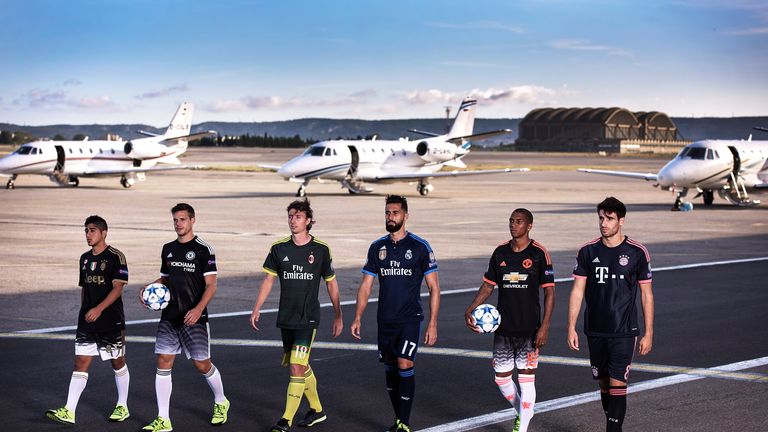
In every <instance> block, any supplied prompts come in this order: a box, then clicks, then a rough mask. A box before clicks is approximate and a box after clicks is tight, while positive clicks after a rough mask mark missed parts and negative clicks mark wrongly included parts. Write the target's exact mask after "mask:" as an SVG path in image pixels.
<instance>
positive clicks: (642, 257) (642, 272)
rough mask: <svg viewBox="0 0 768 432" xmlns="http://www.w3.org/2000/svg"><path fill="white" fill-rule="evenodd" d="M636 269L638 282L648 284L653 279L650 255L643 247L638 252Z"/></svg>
mask: <svg viewBox="0 0 768 432" xmlns="http://www.w3.org/2000/svg"><path fill="white" fill-rule="evenodd" d="M636 271H637V273H636V277H637V282H638V283H641V284H648V283H651V281H652V280H653V273H652V272H651V256H650V254H649V253H648V251H646V250H645V249H642V250H641V253H640V254H639V259H638V261H637V269H636Z"/></svg>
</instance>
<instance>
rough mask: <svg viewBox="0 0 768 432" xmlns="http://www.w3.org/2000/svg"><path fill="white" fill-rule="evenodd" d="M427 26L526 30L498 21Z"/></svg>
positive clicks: (515, 31) (434, 23) (458, 28)
mask: <svg viewBox="0 0 768 432" xmlns="http://www.w3.org/2000/svg"><path fill="white" fill-rule="evenodd" d="M427 25H428V26H430V27H437V28H446V29H451V30H497V31H505V32H509V33H524V32H525V30H523V28H522V27H520V26H515V25H509V24H502V23H500V22H496V21H476V22H470V23H463V24H454V23H442V22H428V23H427Z"/></svg>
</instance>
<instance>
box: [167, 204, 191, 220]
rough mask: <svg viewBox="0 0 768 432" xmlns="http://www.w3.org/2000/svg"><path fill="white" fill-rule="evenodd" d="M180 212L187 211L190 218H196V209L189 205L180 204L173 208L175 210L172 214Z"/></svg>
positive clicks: (172, 210)
mask: <svg viewBox="0 0 768 432" xmlns="http://www.w3.org/2000/svg"><path fill="white" fill-rule="evenodd" d="M180 211H186V212H187V213H189V217H190V218H193V217H195V209H193V208H192V206H191V205H189V204H187V203H178V204H176V205H175V206H173V208H172V209H171V214H174V213H176V212H180Z"/></svg>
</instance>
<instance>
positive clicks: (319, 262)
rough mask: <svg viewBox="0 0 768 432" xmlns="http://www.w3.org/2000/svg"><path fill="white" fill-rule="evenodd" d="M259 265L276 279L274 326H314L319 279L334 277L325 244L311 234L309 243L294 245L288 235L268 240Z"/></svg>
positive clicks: (316, 321)
mask: <svg viewBox="0 0 768 432" xmlns="http://www.w3.org/2000/svg"><path fill="white" fill-rule="evenodd" d="M263 268H264V272H265V273H268V274H271V275H272V276H276V277H277V278H278V279H280V307H279V309H278V311H277V326H278V327H280V328H283V329H289V330H300V329H311V328H317V326H318V325H319V324H320V301H319V300H318V299H317V296H318V292H319V290H320V279H321V278H322V279H325V281H326V282H327V281H331V280H333V278H335V277H336V274H335V273H334V271H333V258H332V257H331V249H330V248H329V247H328V245H327V244H325V243H324V242H322V241H320V240H318V239H317V238H316V237H314V236H313V237H312V240H310V241H309V243H307V244H304V245H301V246H298V245H296V243H294V242H293V240H292V239H291V236H288V237H286V238H284V239H281V240H279V241H277V242H275V243H273V244H272V247H271V248H270V249H269V254H268V255H267V259H265V260H264V267H263Z"/></svg>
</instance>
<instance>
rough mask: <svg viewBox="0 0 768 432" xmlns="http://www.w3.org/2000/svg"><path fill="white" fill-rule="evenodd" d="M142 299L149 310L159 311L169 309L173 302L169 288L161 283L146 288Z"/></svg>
mask: <svg viewBox="0 0 768 432" xmlns="http://www.w3.org/2000/svg"><path fill="white" fill-rule="evenodd" d="M141 299H142V300H143V301H144V306H145V307H146V308H147V309H152V310H156V311H159V310H163V309H165V308H166V307H168V302H170V301H171V292H170V291H169V290H168V287H166V286H165V285H163V284H161V283H151V284H149V285H147V286H146V287H145V288H144V291H143V292H142V293H141Z"/></svg>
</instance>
